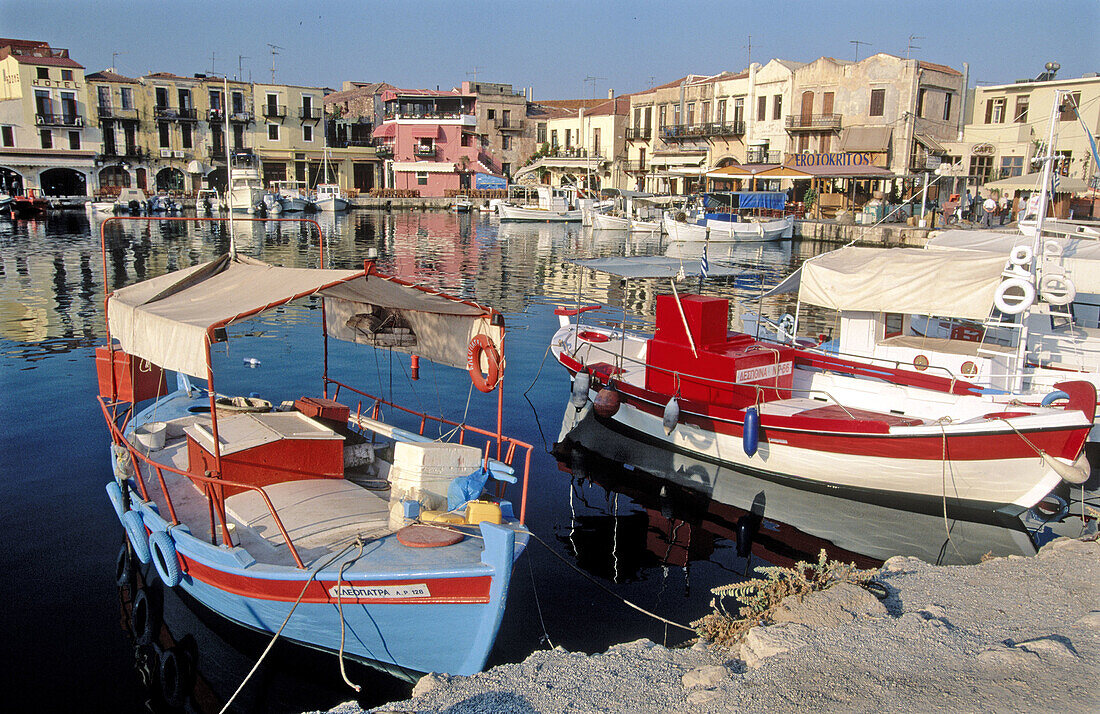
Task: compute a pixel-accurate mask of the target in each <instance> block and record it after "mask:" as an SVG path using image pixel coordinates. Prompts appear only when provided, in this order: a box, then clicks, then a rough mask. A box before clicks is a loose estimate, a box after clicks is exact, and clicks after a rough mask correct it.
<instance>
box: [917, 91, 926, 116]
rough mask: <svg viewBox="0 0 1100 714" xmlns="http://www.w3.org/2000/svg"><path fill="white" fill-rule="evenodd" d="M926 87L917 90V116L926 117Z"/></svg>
mask: <svg viewBox="0 0 1100 714" xmlns="http://www.w3.org/2000/svg"><path fill="white" fill-rule="evenodd" d="M927 91H928V90H926V89H925V88H924V87H921V88H920V89H918V90H917V116H918V117H924V95H925V94H926V93H927Z"/></svg>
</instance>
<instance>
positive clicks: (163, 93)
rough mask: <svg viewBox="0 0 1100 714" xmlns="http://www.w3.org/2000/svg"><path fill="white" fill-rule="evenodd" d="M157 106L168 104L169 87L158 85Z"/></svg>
mask: <svg viewBox="0 0 1100 714" xmlns="http://www.w3.org/2000/svg"><path fill="white" fill-rule="evenodd" d="M157 106H158V107H161V108H163V107H166V106H168V87H157Z"/></svg>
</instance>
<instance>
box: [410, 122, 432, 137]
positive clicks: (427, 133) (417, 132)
mask: <svg viewBox="0 0 1100 714" xmlns="http://www.w3.org/2000/svg"><path fill="white" fill-rule="evenodd" d="M411 133H412V136H413V138H414V139H438V138H439V126H438V125H434V124H433V125H431V126H413V127H411Z"/></svg>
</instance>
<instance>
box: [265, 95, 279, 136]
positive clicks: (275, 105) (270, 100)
mask: <svg viewBox="0 0 1100 714" xmlns="http://www.w3.org/2000/svg"><path fill="white" fill-rule="evenodd" d="M264 113H265V114H266V115H267V116H269V117H277V116H279V95H278V94H271V93H268V95H267V110H266V111H265V112H264ZM267 133H268V138H269V139H270V138H271V127H270V126H269V127H268V128H267ZM278 133H279V132H275V134H276V137H275V138H276V139H277V138H279V137H278Z"/></svg>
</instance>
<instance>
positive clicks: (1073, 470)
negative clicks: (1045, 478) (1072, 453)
mask: <svg viewBox="0 0 1100 714" xmlns="http://www.w3.org/2000/svg"><path fill="white" fill-rule="evenodd" d="M1043 461H1045V462H1046V465H1047V466H1049V467H1050V468H1051V469H1052V470H1053V471H1054V472H1055V473H1056V474H1058V475H1059V476H1061V477H1062V480H1063V481H1065V482H1066V483H1070V484H1073V485H1078V484H1082V483H1084V482H1085V481H1088V480H1089V461H1088V459H1087V458H1085V454H1084V452H1081V455H1080V456H1078V457H1077V460H1076V461H1074V462H1073V463H1072V464H1064V463H1062V462H1061V461H1059V460H1058V459H1056V458H1054V457H1053V456H1051V455H1050V454H1047V453H1045V452H1044V453H1043Z"/></svg>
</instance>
